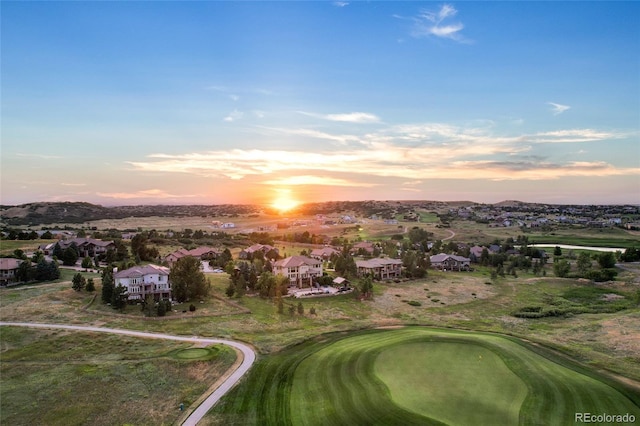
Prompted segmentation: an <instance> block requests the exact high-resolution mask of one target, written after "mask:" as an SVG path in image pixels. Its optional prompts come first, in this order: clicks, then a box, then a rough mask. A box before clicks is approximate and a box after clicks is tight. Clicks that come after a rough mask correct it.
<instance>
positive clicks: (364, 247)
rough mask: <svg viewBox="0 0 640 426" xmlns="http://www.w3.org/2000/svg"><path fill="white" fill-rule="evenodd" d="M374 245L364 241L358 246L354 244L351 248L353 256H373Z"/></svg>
mask: <svg viewBox="0 0 640 426" xmlns="http://www.w3.org/2000/svg"><path fill="white" fill-rule="evenodd" d="M373 248H374V247H373V243H370V242H367V241H363V242H360V243H357V244H354V245H353V247H352V248H351V254H358V253H360V252H365V253H367V254H369V255H371V254H373Z"/></svg>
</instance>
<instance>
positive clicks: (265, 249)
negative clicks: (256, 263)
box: [238, 244, 280, 259]
mask: <svg viewBox="0 0 640 426" xmlns="http://www.w3.org/2000/svg"><path fill="white" fill-rule="evenodd" d="M271 250H275V252H276V253H278V254H279V253H280V252H279V251H278V249H277V248H275V247H273V246H270V245H269V244H254V245H252V246H251V247H247V248H246V249H244V250H242V251H241V252H240V254H239V255H238V257H239V258H240V259H248V258H249V257H250V255H253V254H254V253H255V252H258V251H261V252H262V254H267V253H269V252H270V251H271Z"/></svg>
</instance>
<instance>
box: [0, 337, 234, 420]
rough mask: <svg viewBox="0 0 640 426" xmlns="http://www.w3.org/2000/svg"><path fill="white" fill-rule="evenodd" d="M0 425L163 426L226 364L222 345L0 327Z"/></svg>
mask: <svg viewBox="0 0 640 426" xmlns="http://www.w3.org/2000/svg"><path fill="white" fill-rule="evenodd" d="M0 333H1V336H2V338H1V340H0V343H1V346H0V348H1V352H0V374H1V375H2V386H0V400H1V401H2V409H1V410H0V424H7V425H9V424H10V425H64V426H68V425H81V424H91V425H113V424H141V425H142V424H149V425H150V424H154V425H158V424H171V423H173V422H175V421H176V420H177V419H178V417H179V416H180V414H181V413H180V411H179V410H178V406H179V404H180V403H184V404H185V406H187V407H188V406H189V405H190V404H191V403H193V402H194V401H196V400H197V399H198V398H199V397H200V396H201V395H202V394H203V393H204V392H205V391H206V390H207V388H208V387H209V386H210V385H211V383H213V382H215V381H216V380H217V379H218V378H219V377H220V376H222V375H223V374H224V373H225V371H226V370H227V369H228V368H229V367H230V366H231V365H232V364H233V362H234V360H235V357H236V355H235V352H234V351H233V350H231V349H230V348H228V347H226V346H221V345H214V346H210V347H206V348H191V347H190V345H189V344H185V343H177V342H166V341H161V340H155V339H137V338H132V337H126V336H112V335H105V334H102V333H86V332H83V333H77V332H69V331H49V330H32V329H22V328H15V327H1V328H0Z"/></svg>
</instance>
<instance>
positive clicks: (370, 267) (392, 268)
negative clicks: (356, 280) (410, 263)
mask: <svg viewBox="0 0 640 426" xmlns="http://www.w3.org/2000/svg"><path fill="white" fill-rule="evenodd" d="M356 267H357V268H358V276H359V277H363V276H365V275H371V276H372V277H373V278H375V279H378V280H386V279H389V278H399V277H401V276H402V260H400V259H390V258H381V257H377V258H374V259H369V260H357V261H356Z"/></svg>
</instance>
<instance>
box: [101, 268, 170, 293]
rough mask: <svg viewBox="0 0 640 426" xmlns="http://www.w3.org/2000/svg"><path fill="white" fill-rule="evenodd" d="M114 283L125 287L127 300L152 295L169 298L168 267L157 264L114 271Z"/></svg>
mask: <svg viewBox="0 0 640 426" xmlns="http://www.w3.org/2000/svg"><path fill="white" fill-rule="evenodd" d="M113 279H114V284H115V286H116V287H117V286H118V285H121V286H123V287H125V288H126V289H127V296H128V299H129V300H145V299H146V297H147V296H148V295H152V296H153V298H154V299H155V300H162V299H171V283H170V282H169V268H166V267H164V266H158V265H145V266H134V267H133V268H129V269H125V270H123V271H119V272H116V273H115V274H114V275H113Z"/></svg>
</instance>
